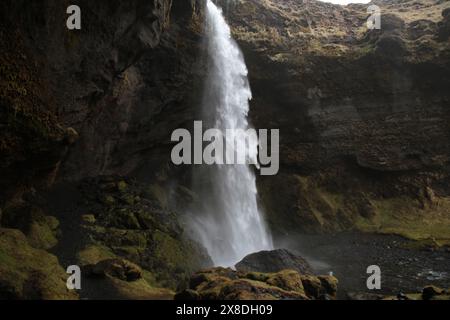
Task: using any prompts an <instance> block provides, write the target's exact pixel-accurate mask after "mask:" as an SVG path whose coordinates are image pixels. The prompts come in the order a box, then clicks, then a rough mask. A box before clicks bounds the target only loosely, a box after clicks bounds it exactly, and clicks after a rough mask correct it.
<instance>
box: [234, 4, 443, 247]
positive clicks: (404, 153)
mask: <svg viewBox="0 0 450 320" xmlns="http://www.w3.org/2000/svg"><path fill="white" fill-rule="evenodd" d="M376 4H377V5H379V6H380V8H381V30H368V29H367V27H366V21H367V18H368V16H369V14H367V13H366V10H367V6H366V5H350V6H347V7H340V6H335V5H332V4H326V3H321V2H316V1H270V0H266V1H256V0H247V1H240V2H239V3H237V4H236V6H235V7H234V8H233V9H232V10H229V13H228V14H229V19H230V21H231V22H232V25H233V30H234V34H235V36H236V38H237V39H238V40H239V42H240V44H241V46H242V48H243V49H244V52H245V56H246V59H247V64H248V66H249V69H250V70H249V75H250V81H251V84H252V89H253V93H254V101H253V102H252V105H251V110H252V111H251V112H252V118H253V121H254V124H255V126H256V127H257V128H280V136H281V151H280V161H281V172H280V174H279V175H277V176H276V177H265V178H261V179H260V181H259V182H260V193H261V198H262V199H263V202H264V203H265V205H266V212H267V215H268V217H269V220H270V222H271V224H272V226H273V228H274V230H275V232H277V231H278V232H282V233H283V232H291V231H298V230H302V231H304V232H311V231H336V230H343V229H348V228H354V227H355V226H356V227H357V228H361V229H364V230H366V229H370V230H378V231H382V232H383V231H387V232H392V231H396V232H399V233H402V234H407V235H409V236H415V237H428V236H435V235H436V234H439V233H440V235H441V236H442V237H443V238H447V239H448V236H449V234H448V232H445V231H444V228H441V227H440V225H441V224H442V223H444V224H445V225H446V226H448V223H449V218H450V217H449V215H448V212H450V210H449V209H450V207H449V197H448V196H449V192H450V189H449V185H448V172H449V171H448V169H449V167H448V163H449V155H450V145H449V143H448V141H449V134H450V131H449V128H450V127H449V117H450V113H449V108H448V106H449V101H450V94H449V91H448V88H449V87H450V77H449V76H448V75H449V71H450V69H449V68H450V51H449V49H450V47H449V41H448V21H449V9H448V7H449V3H448V2H444V1H420V2H417V1H379V2H376ZM399 220H402V221H403V222H399ZM424 221H426V223H425V225H426V226H424V224H423V222H424ZM402 224H403V225H402ZM422 227H423V229H424V230H420V229H421V228H422ZM435 228H436V229H435ZM441 231H442V232H441Z"/></svg>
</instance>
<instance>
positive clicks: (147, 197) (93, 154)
mask: <svg viewBox="0 0 450 320" xmlns="http://www.w3.org/2000/svg"><path fill="white" fill-rule="evenodd" d="M70 4H72V3H71V2H69V1H53V0H48V1H47V0H43V1H33V2H32V3H30V2H29V1H3V2H2V3H1V4H0V9H1V10H0V12H1V13H0V15H1V17H0V20H1V33H0V37H1V40H2V48H1V49H0V50H1V51H0V59H1V70H0V71H1V75H2V77H1V81H0V105H1V109H0V112H1V114H0V116H1V137H0V139H1V140H0V141H1V143H0V155H1V163H0V174H1V176H2V178H1V179H0V186H1V189H2V192H1V194H0V230H1V235H0V237H1V239H2V241H1V243H0V296H1V297H7V298H33V297H34V298H46V299H52V298H75V297H76V296H77V295H76V294H74V293H73V292H68V291H67V289H66V288H65V280H64V279H65V276H64V272H63V269H62V268H61V266H60V265H59V263H61V265H63V266H64V268H65V267H67V266H68V265H70V264H78V265H80V266H83V268H84V267H87V266H94V272H93V273H94V274H97V273H98V272H99V268H100V269H102V268H103V267H105V268H107V269H108V268H113V269H114V268H116V267H117V268H118V267H119V266H127V265H128V263H127V262H125V263H123V262H111V263H113V266H112V267H109V262H108V263H106V262H102V261H104V260H107V259H123V258H126V259H128V260H131V261H133V262H135V263H138V264H140V265H142V266H143V268H145V269H144V271H143V275H142V276H141V273H139V275H140V276H139V278H140V279H141V280H139V281H138V282H132V283H131V282H129V281H127V279H125V281H124V279H121V278H120V277H117V275H116V274H113V275H112V276H110V273H109V271H105V272H104V274H105V277H106V278H104V279H102V280H99V281H100V282H99V281H97V280H96V279H97V278H98V277H97V276H94V280H92V281H89V279H85V281H87V282H85V283H87V286H88V287H89V288H88V289H87V291H84V292H87V293H83V294H87V296H88V297H90V298H92V297H96V296H100V297H103V298H105V297H111V298H126V297H133V298H136V297H137V298H167V297H170V295H171V294H172V293H171V292H170V291H168V290H166V291H160V290H159V289H155V288H153V287H152V286H154V287H158V286H164V287H167V288H172V289H175V288H176V287H177V286H178V285H182V284H183V283H184V282H185V281H186V280H187V277H188V276H189V274H190V273H191V272H193V271H195V270H197V269H199V268H200V267H201V266H202V265H205V266H207V265H210V260H209V257H208V256H207V255H206V254H205V253H204V250H203V248H201V247H200V246H198V245H197V244H196V243H193V242H191V241H190V240H189V239H188V237H186V235H185V234H184V231H183V228H182V226H181V225H180V223H179V222H178V216H177V215H176V214H175V213H173V212H171V211H170V210H169V208H168V207H167V201H166V200H165V197H166V194H167V193H168V192H166V191H165V190H164V189H162V188H161V187H159V186H158V185H150V186H149V185H148V184H144V185H142V184H139V182H137V181H135V180H133V179H131V180H129V179H126V181H127V182H125V180H123V179H121V178H119V177H117V175H127V176H131V175H138V176H140V177H144V178H146V179H145V181H146V182H147V183H148V182H149V181H150V180H151V178H154V177H161V179H162V180H164V172H165V168H166V167H167V165H166V164H167V163H168V162H169V161H170V157H168V155H170V147H169V146H168V142H169V141H170V134H171V132H172V130H173V129H175V128H177V127H180V126H181V124H182V123H183V122H185V121H186V117H187V118H188V119H189V118H192V117H193V115H192V113H193V112H192V108H193V103H192V104H191V103H190V101H191V100H192V99H193V98H192V97H196V96H198V95H199V94H198V93H196V89H195V86H197V85H198V83H199V82H197V81H196V77H197V74H198V73H200V71H201V70H197V69H196V61H197V56H198V55H199V54H198V51H199V50H200V49H201V41H200V37H201V35H200V31H201V23H202V22H201V20H200V19H201V18H200V14H201V12H202V6H203V5H202V1H196V0H194V1H192V0H186V1H171V0H158V1H140V0H136V1H126V2H124V1H110V0H108V1H95V2H92V1H78V2H77V3H76V4H77V5H78V6H80V8H81V17H82V22H81V27H82V29H81V30H76V31H69V30H67V28H66V27H65V24H66V19H67V17H68V15H67V14H66V9H67V7H68V6H69V5H70ZM111 174H114V176H110V175H111ZM100 175H103V176H104V177H102V178H96V179H94V180H90V179H87V178H88V177H97V176H100ZM52 186H53V187H52ZM49 187H50V188H51V190H50V192H49V193H47V192H46V191H45V189H48V188H49ZM88 190H90V191H88ZM83 203H84V204H86V203H88V204H89V205H88V206H86V205H84V204H83ZM138 216H139V217H138ZM112 235H114V236H112ZM17 239H18V240H17ZM19 240H20V241H19ZM39 250H41V251H39ZM42 250H47V251H49V252H51V253H54V254H56V255H57V257H58V258H59V262H58V260H57V259H56V258H55V256H53V255H52V254H49V253H47V252H45V251H42ZM44 253H45V254H44ZM24 256H28V257H29V260H30V261H28V262H26V263H24V262H22V261H21V260H20V259H21V257H24ZM40 257H43V260H42V261H39V259H40ZM114 261H116V260H114ZM99 262H102V263H101V264H100V265H99V266H96V264H97V263H99ZM45 264H46V265H45ZM20 265H22V267H20V268H19V267H18V266H20ZM89 268H90V267H89ZM101 273H102V274H103V271H101ZM87 274H92V272H87ZM163 274H164V275H163ZM97 275H98V274H97ZM125 278H126V277H125ZM133 280H134V279H133ZM55 283H56V284H57V285H55V288H54V290H53V289H52V288H51V286H52V285H54V284H55ZM102 287H107V288H109V289H107V290H106V291H105V292H103V291H102V289H101V288H102ZM99 290H100V291H99ZM101 292H103V293H104V294H106V295H102V294H101ZM130 295H131V296H130Z"/></svg>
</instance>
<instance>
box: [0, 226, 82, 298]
mask: <svg viewBox="0 0 450 320" xmlns="http://www.w3.org/2000/svg"><path fill="white" fill-rule="evenodd" d="M67 278H68V274H66V273H65V271H64V269H63V268H62V267H61V266H60V265H59V263H58V259H57V258H56V257H55V256H54V255H52V254H49V253H48V252H46V251H44V250H41V249H36V248H33V247H32V246H31V245H30V244H29V242H28V240H27V238H26V237H25V235H24V234H23V233H22V232H21V231H19V230H14V229H0V299H47V300H53V299H56V300H60V299H77V298H78V295H77V293H76V292H74V291H70V290H68V289H67V287H66V281H67Z"/></svg>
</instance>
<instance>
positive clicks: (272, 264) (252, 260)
mask: <svg viewBox="0 0 450 320" xmlns="http://www.w3.org/2000/svg"><path fill="white" fill-rule="evenodd" d="M235 267H236V270H238V271H244V272H252V271H255V272H278V271H282V270H286V269H291V270H295V271H298V272H299V273H300V274H312V269H311V266H310V265H309V263H308V262H307V261H306V260H305V259H303V258H302V257H299V256H297V255H295V254H293V253H292V252H290V251H289V250H286V249H277V250H272V251H260V252H256V253H252V254H249V255H248V256H246V257H245V258H244V259H242V261H240V262H238V263H237V264H236V265H235Z"/></svg>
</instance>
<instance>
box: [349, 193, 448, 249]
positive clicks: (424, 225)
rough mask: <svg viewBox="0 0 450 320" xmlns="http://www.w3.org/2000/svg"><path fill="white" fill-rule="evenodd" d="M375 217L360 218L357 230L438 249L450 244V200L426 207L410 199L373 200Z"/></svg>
mask: <svg viewBox="0 0 450 320" xmlns="http://www.w3.org/2000/svg"><path fill="white" fill-rule="evenodd" d="M373 202H374V203H375V208H376V215H375V217H374V218H373V219H371V220H368V219H364V218H362V217H361V218H359V220H358V221H357V227H358V228H359V229H360V230H362V231H366V232H378V233H386V234H398V235H401V236H403V237H406V238H409V239H412V240H421V241H422V240H429V241H434V242H435V243H436V244H438V245H443V244H447V243H449V242H450V217H449V216H448V214H446V213H447V212H450V199H447V198H442V199H440V201H439V203H438V204H436V205H434V206H432V207H425V208H423V206H422V205H421V204H420V203H419V202H418V201H417V200H412V199H411V198H409V197H397V198H389V199H382V200H374V201H373Z"/></svg>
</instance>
